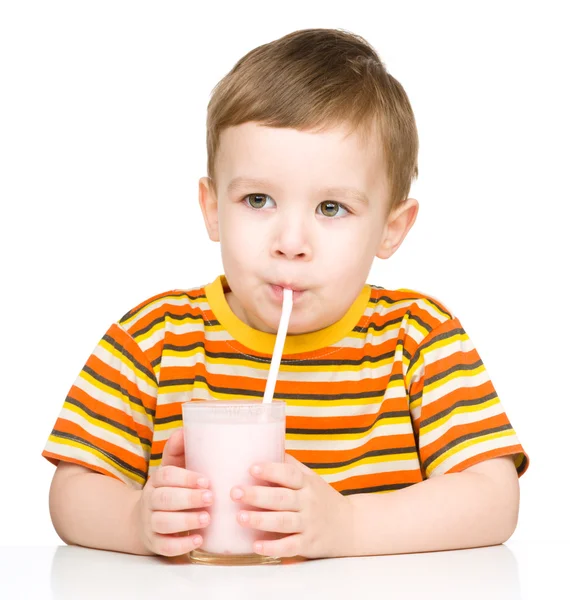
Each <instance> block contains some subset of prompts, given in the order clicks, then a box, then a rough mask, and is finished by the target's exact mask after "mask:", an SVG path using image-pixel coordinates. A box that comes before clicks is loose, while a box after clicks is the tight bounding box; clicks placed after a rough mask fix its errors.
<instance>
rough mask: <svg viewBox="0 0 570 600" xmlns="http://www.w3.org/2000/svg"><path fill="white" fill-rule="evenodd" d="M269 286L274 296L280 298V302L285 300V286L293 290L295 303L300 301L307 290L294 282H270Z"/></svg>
mask: <svg viewBox="0 0 570 600" xmlns="http://www.w3.org/2000/svg"><path fill="white" fill-rule="evenodd" d="M269 288H270V289H271V293H272V295H273V297H274V298H275V299H277V300H279V301H280V302H283V289H284V288H287V289H290V290H292V291H293V302H294V303H295V302H298V301H299V300H300V299H301V297H302V296H303V294H304V293H305V291H306V290H304V289H302V288H300V287H298V286H296V285H294V284H288V283H281V284H275V283H271V284H269Z"/></svg>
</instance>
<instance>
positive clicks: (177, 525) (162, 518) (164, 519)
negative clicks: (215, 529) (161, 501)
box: [150, 510, 210, 534]
mask: <svg viewBox="0 0 570 600" xmlns="http://www.w3.org/2000/svg"><path fill="white" fill-rule="evenodd" d="M209 524H210V515H209V514H208V513H207V512H206V511H177V512H163V511H159V510H157V511H154V512H153V513H152V514H151V516H150V526H151V528H152V531H153V532H154V533H162V534H166V533H180V532H181V531H191V530H193V529H202V528H204V527H207V526H208V525H209Z"/></svg>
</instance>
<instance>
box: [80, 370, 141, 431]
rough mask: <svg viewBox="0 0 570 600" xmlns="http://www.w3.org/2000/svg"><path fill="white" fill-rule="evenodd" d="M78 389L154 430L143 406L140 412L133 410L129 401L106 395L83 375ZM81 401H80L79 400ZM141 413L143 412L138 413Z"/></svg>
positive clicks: (139, 407) (139, 408) (138, 407)
mask: <svg viewBox="0 0 570 600" xmlns="http://www.w3.org/2000/svg"><path fill="white" fill-rule="evenodd" d="M74 385H75V386H76V387H77V388H79V389H80V390H83V391H84V392H85V393H86V394H88V395H89V396H91V397H92V398H95V400H99V401H100V402H103V403H104V404H106V405H107V406H110V407H112V408H116V409H118V410H120V411H121V412H124V413H126V414H128V415H129V416H131V417H132V418H133V420H134V421H135V422H136V423H138V424H140V425H144V426H145V427H149V428H150V429H151V430H152V418H151V416H150V415H148V416H147V414H146V412H145V410H144V408H143V407H142V406H138V405H137V409H138V410H132V409H131V403H130V402H129V401H128V399H127V400H121V399H120V398H117V396H114V395H112V394H109V393H106V392H104V391H103V390H100V389H99V388H98V387H96V386H94V385H93V384H92V383H90V382H89V381H87V380H86V379H84V378H83V377H81V375H80V376H79V377H78V378H77V379H76V381H75V384H74ZM78 401H79V399H78ZM138 411H141V412H138Z"/></svg>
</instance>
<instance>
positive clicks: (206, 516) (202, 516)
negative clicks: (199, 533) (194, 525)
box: [198, 512, 210, 525]
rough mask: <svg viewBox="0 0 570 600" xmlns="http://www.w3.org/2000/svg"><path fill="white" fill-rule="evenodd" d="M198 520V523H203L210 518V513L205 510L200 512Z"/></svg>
mask: <svg viewBox="0 0 570 600" xmlns="http://www.w3.org/2000/svg"><path fill="white" fill-rule="evenodd" d="M198 520H199V521H200V523H202V525H205V524H206V523H207V522H208V521H209V520H210V515H209V514H208V513H207V512H204V513H200V516H199V517H198Z"/></svg>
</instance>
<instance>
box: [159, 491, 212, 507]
mask: <svg viewBox="0 0 570 600" xmlns="http://www.w3.org/2000/svg"><path fill="white" fill-rule="evenodd" d="M212 502H213V495H212V492H211V491H210V490H188V489H185V488H171V487H158V488H155V489H154V490H153V491H152V493H151V495H150V508H151V510H167V511H171V510H189V509H192V508H202V507H203V506H209V505H210V504H212Z"/></svg>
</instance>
